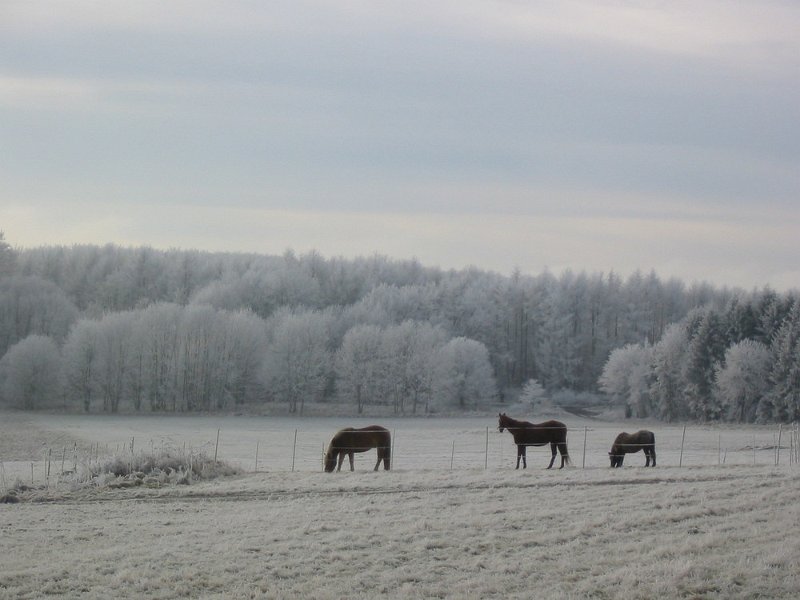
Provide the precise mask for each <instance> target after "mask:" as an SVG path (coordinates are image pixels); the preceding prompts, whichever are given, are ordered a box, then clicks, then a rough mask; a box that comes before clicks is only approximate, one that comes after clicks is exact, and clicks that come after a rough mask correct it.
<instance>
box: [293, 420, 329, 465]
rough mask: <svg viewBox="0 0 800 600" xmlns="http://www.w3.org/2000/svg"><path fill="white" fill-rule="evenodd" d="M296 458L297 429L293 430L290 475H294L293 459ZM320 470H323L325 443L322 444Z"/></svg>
mask: <svg viewBox="0 0 800 600" xmlns="http://www.w3.org/2000/svg"><path fill="white" fill-rule="evenodd" d="M295 456H297V429H295V430H294V441H293V442H292V473H294V459H295ZM322 460H323V463H322V468H323V469H324V468H325V462H324V461H325V443H324V442H323V444H322Z"/></svg>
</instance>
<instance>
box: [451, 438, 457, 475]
mask: <svg viewBox="0 0 800 600" xmlns="http://www.w3.org/2000/svg"><path fill="white" fill-rule="evenodd" d="M455 455H456V441H455V440H453V449H452V450H451V451H450V470H451V471H452V470H453V458H455Z"/></svg>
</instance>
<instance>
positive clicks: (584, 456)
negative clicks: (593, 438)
mask: <svg viewBox="0 0 800 600" xmlns="http://www.w3.org/2000/svg"><path fill="white" fill-rule="evenodd" d="M588 431H589V428H588V427H587V426H586V425H584V426H583V461H582V463H581V469H585V468H586V434H587V432H588Z"/></svg>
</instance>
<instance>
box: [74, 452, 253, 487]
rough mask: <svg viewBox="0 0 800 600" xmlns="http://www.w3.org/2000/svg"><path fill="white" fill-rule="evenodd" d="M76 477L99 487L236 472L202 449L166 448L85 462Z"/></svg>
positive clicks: (175, 481)
mask: <svg viewBox="0 0 800 600" xmlns="http://www.w3.org/2000/svg"><path fill="white" fill-rule="evenodd" d="M78 471H79V472H78V473H76V474H75V476H76V477H77V478H78V479H79V480H80V481H84V482H89V483H92V484H94V485H97V486H101V487H102V486H111V487H131V486H134V485H149V486H151V487H155V486H160V485H169V484H183V485H186V484H190V483H192V482H193V481H199V480H204V479H215V478H217V477H225V476H228V475H235V474H236V473H237V472H238V471H237V470H236V469H235V468H234V467H232V466H231V465H229V464H228V463H225V462H221V461H215V460H214V459H213V458H210V457H209V456H208V455H206V454H205V453H202V452H182V451H177V450H169V449H164V450H160V451H154V452H138V453H132V454H124V453H123V454H118V455H115V456H112V457H111V458H106V459H102V460H94V461H90V462H87V463H84V464H82V465H81V466H80V467H79V470H78Z"/></svg>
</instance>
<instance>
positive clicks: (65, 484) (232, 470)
mask: <svg viewBox="0 0 800 600" xmlns="http://www.w3.org/2000/svg"><path fill="white" fill-rule="evenodd" d="M238 474H239V470H238V469H237V468H236V467H233V466H231V465H230V464H228V463H226V462H224V461H218V460H214V459H213V458H210V457H209V456H208V455H206V454H205V453H203V452H197V451H193V452H185V451H177V450H171V449H161V450H157V451H150V452H137V453H135V454H134V453H123V454H115V455H113V456H110V457H105V458H103V457H99V458H94V457H92V458H89V457H85V458H84V460H79V461H76V465H75V469H74V470H73V471H66V472H64V473H61V474H60V475H58V476H55V477H51V478H49V479H48V481H47V483H46V484H45V485H38V486H35V485H28V484H25V483H24V482H23V481H22V480H21V479H17V480H16V482H15V483H14V484H13V485H11V486H10V487H8V488H6V489H0V503H9V504H13V503H16V502H20V501H24V500H35V499H37V498H41V499H44V498H46V497H51V496H52V494H53V492H58V491H63V490H65V489H66V490H70V491H73V492H75V491H81V490H87V489H90V488H103V489H120V488H132V487H138V486H143V487H149V488H159V487H164V486H170V485H190V484H191V483H193V482H196V481H203V480H209V479H216V478H218V477H227V476H231V475H238ZM3 487H5V486H3Z"/></svg>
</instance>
